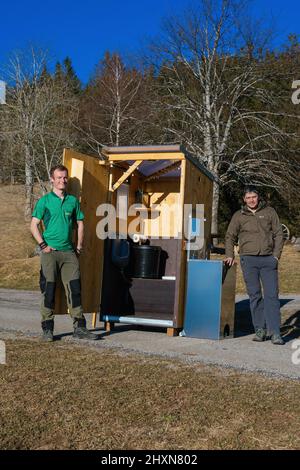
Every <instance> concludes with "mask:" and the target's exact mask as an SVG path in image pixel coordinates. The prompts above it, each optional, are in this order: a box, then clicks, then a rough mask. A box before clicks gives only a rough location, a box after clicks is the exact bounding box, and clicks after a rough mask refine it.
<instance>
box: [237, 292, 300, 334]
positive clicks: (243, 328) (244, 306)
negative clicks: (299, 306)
mask: <svg viewBox="0 0 300 470" xmlns="http://www.w3.org/2000/svg"><path fill="white" fill-rule="evenodd" d="M293 300H294V299H292V298H291V299H280V308H282V307H283V306H284V305H286V304H288V303H289V302H292V301H293ZM253 333H254V328H253V325H252V318H251V312H250V305H249V299H244V300H241V301H239V302H237V303H236V304H235V318H234V337H235V338H238V337H241V336H247V335H250V334H253ZM281 334H282V335H283V336H284V340H285V341H286V342H288V341H292V340H293V339H295V338H298V337H299V336H300V310H299V311H297V312H293V313H292V314H291V315H290V316H289V317H287V318H285V320H284V321H283V323H282V325H281Z"/></svg>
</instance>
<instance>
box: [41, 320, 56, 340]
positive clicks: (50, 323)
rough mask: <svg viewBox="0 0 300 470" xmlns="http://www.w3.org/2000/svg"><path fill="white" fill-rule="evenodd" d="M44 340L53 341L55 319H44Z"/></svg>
mask: <svg viewBox="0 0 300 470" xmlns="http://www.w3.org/2000/svg"><path fill="white" fill-rule="evenodd" d="M42 330H43V336H42V340H43V341H45V342H47V343H51V342H52V341H53V330H54V320H45V321H42Z"/></svg>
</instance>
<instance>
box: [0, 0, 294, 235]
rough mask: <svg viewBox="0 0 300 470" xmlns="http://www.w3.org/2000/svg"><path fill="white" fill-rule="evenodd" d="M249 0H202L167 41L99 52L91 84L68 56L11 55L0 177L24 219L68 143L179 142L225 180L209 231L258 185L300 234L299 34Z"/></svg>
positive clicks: (165, 34) (0, 131)
mask: <svg viewBox="0 0 300 470" xmlns="http://www.w3.org/2000/svg"><path fill="white" fill-rule="evenodd" d="M245 15H246V13H245V10H244V6H243V2H236V1H232V0H218V1H217V0H201V1H199V8H198V9H196V10H191V9H190V10H188V11H186V12H185V13H183V14H182V15H181V16H180V17H177V18H175V17H173V18H169V19H166V20H165V23H164V26H163V29H162V33H161V36H160V38H159V39H157V40H156V41H153V43H152V44H150V45H149V48H148V50H147V51H143V53H140V54H137V56H136V57H135V58H134V60H131V61H129V60H128V59H126V58H125V57H122V56H121V55H120V54H119V53H118V52H113V51H107V52H106V53H105V55H104V57H102V58H100V60H99V63H98V65H97V67H96V68H95V71H94V73H93V75H92V76H91V78H90V80H89V81H88V83H87V84H82V83H81V82H80V80H79V78H78V76H77V74H76V71H75V70H74V67H73V65H72V60H71V58H70V57H66V58H65V60H64V61H63V62H57V63H56V65H55V67H54V68H53V67H51V63H50V61H49V56H48V54H47V53H46V52H45V51H42V50H38V49H36V48H35V49H33V48H30V49H27V50H25V51H22V52H15V53H12V55H11V59H10V61H9V63H8V64H7V65H6V67H5V70H4V74H2V75H3V77H2V76H1V78H2V79H4V80H5V82H6V83H7V96H6V104H3V105H1V106H0V183H11V182H19V183H22V184H24V187H25V196H26V198H25V201H26V203H25V208H24V217H25V219H26V218H27V219H28V218H30V214H31V209H32V207H33V205H34V203H35V197H36V196H35V195H34V194H35V193H34V186H35V185H36V184H38V186H39V188H40V193H41V194H43V193H44V192H45V191H47V189H48V186H47V183H46V182H47V181H48V180H49V171H50V168H51V166H53V165H54V164H56V163H58V162H60V161H61V158H62V150H63V148H64V147H72V148H74V149H76V150H79V151H81V152H85V153H88V154H91V155H98V156H99V157H100V155H101V148H102V146H103V145H109V146H113V145H126V146H128V145H155V144H170V143H180V144H182V145H184V146H185V147H186V148H187V150H189V151H190V152H191V153H192V154H194V155H195V156H196V157H197V158H199V160H200V161H201V162H202V164H204V165H205V166H206V167H207V168H208V169H209V170H210V171H211V172H212V173H213V174H214V175H215V176H216V178H217V180H218V184H215V187H214V204H213V228H212V232H213V233H220V234H221V235H222V234H224V231H225V229H226V226H227V224H228V221H229V219H230V216H231V214H232V213H233V212H234V211H235V210H237V209H238V208H239V206H240V202H241V201H240V193H241V190H242V187H243V186H244V185H245V184H250V183H251V184H255V185H257V186H258V187H259V188H261V191H262V193H263V195H264V197H265V198H266V199H267V200H269V201H270V202H271V204H272V205H273V206H274V207H275V208H276V209H277V211H278V213H279V215H280V218H281V221H282V222H283V223H286V224H287V225H288V226H289V227H290V229H291V234H292V235H294V236H298V237H299V236H300V196H299V193H300V164H299V162H300V157H299V151H300V120H299V119H300V105H298V106H297V105H295V104H293V102H292V100H291V97H292V93H293V90H292V84H293V82H294V81H295V80H297V79H298V80H300V67H299V64H300V43H299V41H298V38H297V36H296V35H294V34H290V35H289V37H288V38H287V40H286V43H285V44H282V46H281V47H276V49H275V48H274V47H271V46H270V37H271V32H270V30H267V29H266V28H261V26H260V25H259V24H257V23H255V21H254V20H253V19H252V18H249V17H247V16H245Z"/></svg>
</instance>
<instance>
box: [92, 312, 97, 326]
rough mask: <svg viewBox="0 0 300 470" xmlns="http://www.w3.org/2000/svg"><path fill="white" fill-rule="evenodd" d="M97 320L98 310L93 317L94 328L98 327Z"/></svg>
mask: <svg viewBox="0 0 300 470" xmlns="http://www.w3.org/2000/svg"><path fill="white" fill-rule="evenodd" d="M96 321H97V312H94V313H93V318H92V326H93V328H94V329H95V328H96Z"/></svg>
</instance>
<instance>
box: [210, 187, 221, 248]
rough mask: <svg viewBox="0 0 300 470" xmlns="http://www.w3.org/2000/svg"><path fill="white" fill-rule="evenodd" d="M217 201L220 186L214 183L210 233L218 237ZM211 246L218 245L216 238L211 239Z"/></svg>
mask: <svg viewBox="0 0 300 470" xmlns="http://www.w3.org/2000/svg"><path fill="white" fill-rule="evenodd" d="M219 200H220V186H219V184H218V183H214V187H213V203H212V219H211V233H212V235H218V213H219ZM212 241H213V244H214V245H216V244H217V243H218V238H217V237H213V240H212Z"/></svg>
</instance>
